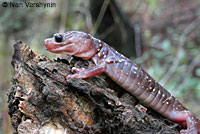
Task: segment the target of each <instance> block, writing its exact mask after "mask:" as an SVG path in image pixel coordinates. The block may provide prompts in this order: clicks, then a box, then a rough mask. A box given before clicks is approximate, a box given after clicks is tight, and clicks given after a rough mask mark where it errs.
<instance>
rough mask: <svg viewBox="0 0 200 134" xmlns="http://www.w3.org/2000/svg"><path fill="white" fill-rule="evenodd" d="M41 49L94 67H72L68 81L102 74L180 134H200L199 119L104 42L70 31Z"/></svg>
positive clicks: (59, 35)
mask: <svg viewBox="0 0 200 134" xmlns="http://www.w3.org/2000/svg"><path fill="white" fill-rule="evenodd" d="M44 45H45V46H46V48H47V50H48V51H50V52H52V53H57V54H60V53H65V54H68V55H73V56H76V57H80V58H82V59H84V60H91V61H92V62H94V64H95V66H93V67H90V68H88V69H84V68H76V67H73V68H72V71H73V72H76V73H74V74H72V75H68V76H67V78H68V79H78V78H82V79H84V78H89V77H92V76H95V75H99V74H101V73H105V74H106V75H107V76H109V77H110V78H111V79H112V80H113V81H114V82H116V83H117V84H118V85H119V86H121V87H122V88H124V89H125V90H127V91H128V92H130V93H131V94H132V95H134V96H135V97H136V98H137V99H138V100H139V101H140V102H141V103H142V104H144V105H145V106H147V107H149V108H151V109H153V110H155V111H157V112H158V113H160V114H161V115H163V116H164V117H166V118H168V119H169V120H171V121H174V122H176V123H178V124H180V126H182V127H183V129H182V130H181V131H180V133H181V134H200V120H199V119H198V118H196V117H195V116H194V115H193V114H192V113H191V112H190V111H189V110H188V109H186V108H185V107H184V106H183V105H182V104H181V103H180V102H179V101H178V100H177V99H176V98H175V97H174V96H172V95H171V94H170V93H169V92H168V91H167V90H166V89H164V88H163V87H162V86H161V85H160V84H159V83H158V82H156V81H155V80H154V79H153V78H152V77H151V76H150V75H149V74H148V73H146V72H145V71H144V70H143V69H142V68H141V67H140V66H139V65H137V64H136V63H134V62H133V61H131V60H130V59H128V58H126V57H125V56H123V55H122V54H120V53H118V52H117V51H116V50H114V49H113V48H111V47H110V46H109V45H108V44H106V43H104V42H103V41H101V40H99V39H96V38H94V37H93V36H92V35H90V34H87V33H84V32H80V31H69V32H66V33H56V34H54V36H53V37H52V38H48V39H46V40H45V41H44Z"/></svg>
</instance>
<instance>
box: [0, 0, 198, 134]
mask: <svg viewBox="0 0 200 134" xmlns="http://www.w3.org/2000/svg"><path fill="white" fill-rule="evenodd" d="M4 2H7V3H8V5H7V7H5V5H4V7H3V3H4ZM10 2H11V5H10ZM24 2H25V0H24V1H23V0H21V1H20V0H18V1H16V0H9V1H7V0H0V134H9V133H11V132H12V127H11V124H10V121H9V116H8V109H7V94H8V92H9V89H10V86H11V84H10V79H11V78H12V74H13V68H12V66H11V58H12V54H13V44H14V43H15V42H16V41H18V40H22V41H23V42H24V43H26V44H27V45H29V46H30V47H31V48H32V49H33V50H34V51H35V52H36V53H38V54H44V55H46V56H48V57H50V58H55V57H56V55H55V54H50V53H49V52H47V51H46V49H45V47H44V45H43V40H44V39H46V38H48V37H52V35H53V34H54V33H57V32H65V31H69V30H81V31H85V32H87V33H90V34H92V35H94V36H95V37H97V38H99V39H101V40H103V41H105V42H106V43H108V44H109V45H111V46H112V47H114V48H115V49H117V50H118V51H119V52H121V53H123V54H124V55H126V56H127V57H129V58H131V59H132V60H133V61H135V62H136V63H138V64H140V65H141V66H142V67H143V68H144V69H145V70H146V71H147V72H148V73H150V75H152V76H153V77H154V78H155V79H156V80H157V81H159V82H160V84H161V85H163V86H164V87H165V88H166V89H167V90H168V91H169V92H171V93H172V94H173V95H174V96H176V97H177V98H178V99H179V100H180V101H181V102H182V103H183V104H184V105H185V106H186V107H187V108H189V109H190V110H191V111H192V112H193V113H195V114H196V115H197V116H198V117H200V103H199V102H200V8H199V7H200V0H190V1H188V0H167V1H166V0H148V1H142V0H123V1H122V0H98V1H97V0H84V1H83V0H59V1H56V0H46V1H45V0H43V1H42V0H41V1H37V0H34V1H29V2H31V3H35V2H42V3H50V4H49V5H50V6H49V7H45V8H44V7H43V6H41V5H40V7H36V6H33V7H26V5H25V3H24ZM26 2H28V1H27V0H26ZM20 3H22V4H23V6H22V4H20ZM4 4H5V3H4ZM9 6H10V7H9Z"/></svg>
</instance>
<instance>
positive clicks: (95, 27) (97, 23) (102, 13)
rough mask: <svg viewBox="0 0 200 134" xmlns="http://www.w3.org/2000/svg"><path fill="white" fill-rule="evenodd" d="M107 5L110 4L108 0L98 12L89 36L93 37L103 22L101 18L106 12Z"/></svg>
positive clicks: (105, 0)
mask: <svg viewBox="0 0 200 134" xmlns="http://www.w3.org/2000/svg"><path fill="white" fill-rule="evenodd" d="M109 3H110V0H104V2H103V6H102V7H101V10H100V13H99V16H98V18H97V21H96V23H95V24H94V27H93V29H92V30H91V32H90V34H91V35H95V34H96V32H97V29H98V28H99V26H100V24H101V22H102V20H103V16H104V14H105V12H106V9H107V7H108V5H109Z"/></svg>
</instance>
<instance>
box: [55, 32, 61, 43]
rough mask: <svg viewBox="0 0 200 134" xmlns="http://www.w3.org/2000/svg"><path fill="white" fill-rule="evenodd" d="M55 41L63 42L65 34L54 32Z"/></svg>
mask: <svg viewBox="0 0 200 134" xmlns="http://www.w3.org/2000/svg"><path fill="white" fill-rule="evenodd" d="M54 37H55V41H56V42H62V41H63V36H62V35H61V34H54Z"/></svg>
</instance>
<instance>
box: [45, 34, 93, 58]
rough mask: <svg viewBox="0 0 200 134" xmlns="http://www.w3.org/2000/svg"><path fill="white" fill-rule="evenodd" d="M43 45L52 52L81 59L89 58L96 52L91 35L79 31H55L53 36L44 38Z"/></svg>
mask: <svg viewBox="0 0 200 134" xmlns="http://www.w3.org/2000/svg"><path fill="white" fill-rule="evenodd" d="M44 45H45V47H46V48H47V50H48V51H50V52H52V53H66V54H68V55H74V56H77V57H81V58H83V59H90V58H91V57H92V56H94V55H95V53H96V49H95V47H94V45H93V42H92V40H91V35H89V34H86V33H84V32H79V31H70V32H67V33H56V34H54V36H53V38H49V39H46V40H45V41H44Z"/></svg>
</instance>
